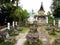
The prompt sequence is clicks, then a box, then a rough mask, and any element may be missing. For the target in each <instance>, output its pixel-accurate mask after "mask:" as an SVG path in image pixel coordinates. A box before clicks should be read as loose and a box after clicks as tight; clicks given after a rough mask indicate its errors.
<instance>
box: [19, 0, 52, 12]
mask: <svg viewBox="0 0 60 45" xmlns="http://www.w3.org/2000/svg"><path fill="white" fill-rule="evenodd" d="M19 2H20V4H19V5H20V6H22V7H23V9H26V10H28V11H29V12H31V11H32V9H33V10H34V11H35V12H36V11H38V10H39V9H40V6H41V2H43V7H44V10H45V11H46V12H48V11H50V6H51V4H52V0H20V1H19Z"/></svg>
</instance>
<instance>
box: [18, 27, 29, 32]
mask: <svg viewBox="0 0 60 45" xmlns="http://www.w3.org/2000/svg"><path fill="white" fill-rule="evenodd" d="M28 30H29V27H22V30H21V31H19V33H25V32H26V31H28Z"/></svg>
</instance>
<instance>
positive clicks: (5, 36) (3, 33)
mask: <svg viewBox="0 0 60 45" xmlns="http://www.w3.org/2000/svg"><path fill="white" fill-rule="evenodd" d="M0 36H1V38H2V39H3V40H4V41H5V42H6V41H10V40H11V37H10V36H9V33H8V32H7V31H6V30H4V31H0Z"/></svg>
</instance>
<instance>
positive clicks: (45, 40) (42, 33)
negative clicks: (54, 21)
mask: <svg viewBox="0 0 60 45" xmlns="http://www.w3.org/2000/svg"><path fill="white" fill-rule="evenodd" d="M38 32H39V38H40V39H42V41H43V44H44V45H50V38H49V36H48V34H47V33H46V31H45V27H44V26H42V27H41V26H40V27H39V28H38Z"/></svg>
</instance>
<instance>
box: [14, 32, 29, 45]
mask: <svg viewBox="0 0 60 45" xmlns="http://www.w3.org/2000/svg"><path fill="white" fill-rule="evenodd" d="M27 34H28V32H26V33H24V34H20V35H19V36H18V37H19V39H18V41H17V43H16V44H15V45H23V44H24V42H25V41H26V38H25V37H26V35H27Z"/></svg>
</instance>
